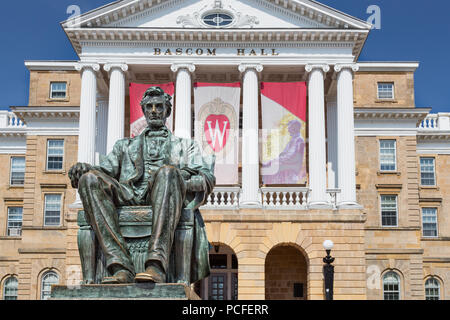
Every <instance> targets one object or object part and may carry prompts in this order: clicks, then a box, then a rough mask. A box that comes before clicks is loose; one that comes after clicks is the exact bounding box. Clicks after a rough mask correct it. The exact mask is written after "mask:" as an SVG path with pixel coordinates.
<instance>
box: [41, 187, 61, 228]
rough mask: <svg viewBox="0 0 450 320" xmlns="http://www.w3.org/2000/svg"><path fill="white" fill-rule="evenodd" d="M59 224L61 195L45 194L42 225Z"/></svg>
mask: <svg viewBox="0 0 450 320" xmlns="http://www.w3.org/2000/svg"><path fill="white" fill-rule="evenodd" d="M60 224H61V195H60V194H46V195H45V201H44V226H59V225H60Z"/></svg>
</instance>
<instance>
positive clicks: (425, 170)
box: [420, 158, 436, 186]
mask: <svg viewBox="0 0 450 320" xmlns="http://www.w3.org/2000/svg"><path fill="white" fill-rule="evenodd" d="M420 184H421V185H422V186H435V185H436V178H435V174H434V158H420Z"/></svg>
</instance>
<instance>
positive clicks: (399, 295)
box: [381, 270, 402, 301]
mask: <svg viewBox="0 0 450 320" xmlns="http://www.w3.org/2000/svg"><path fill="white" fill-rule="evenodd" d="M389 274H394V275H395V276H396V278H397V280H398V300H393V299H386V296H385V294H386V291H385V288H384V284H385V278H386V277H387V276H388V275H389ZM381 287H382V288H383V290H382V297H383V301H400V300H402V277H401V276H400V275H399V274H398V272H395V271H394V270H388V271H387V272H385V273H384V274H383V276H382V277H381ZM389 293H392V291H390V292H389Z"/></svg>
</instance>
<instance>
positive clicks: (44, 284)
mask: <svg viewBox="0 0 450 320" xmlns="http://www.w3.org/2000/svg"><path fill="white" fill-rule="evenodd" d="M58 283H59V276H58V274H57V273H56V272H54V271H48V272H46V273H45V274H44V275H43V276H42V281H41V300H47V299H49V298H50V294H51V292H52V285H55V284H58Z"/></svg>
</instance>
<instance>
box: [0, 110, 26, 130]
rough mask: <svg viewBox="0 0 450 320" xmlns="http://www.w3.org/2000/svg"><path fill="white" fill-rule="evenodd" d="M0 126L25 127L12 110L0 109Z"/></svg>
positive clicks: (7, 127) (3, 127)
mask: <svg viewBox="0 0 450 320" xmlns="http://www.w3.org/2000/svg"><path fill="white" fill-rule="evenodd" d="M0 128H2V129H14V128H19V129H20V128H26V125H25V124H24V123H23V121H22V120H20V119H19V118H18V117H17V116H16V115H15V114H14V113H13V112H9V111H0Z"/></svg>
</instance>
